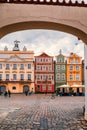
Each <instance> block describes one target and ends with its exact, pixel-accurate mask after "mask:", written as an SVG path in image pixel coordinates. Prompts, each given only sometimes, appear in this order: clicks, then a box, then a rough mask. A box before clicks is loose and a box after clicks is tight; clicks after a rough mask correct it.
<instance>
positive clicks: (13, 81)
mask: <svg viewBox="0 0 87 130" xmlns="http://www.w3.org/2000/svg"><path fill="white" fill-rule="evenodd" d="M0 83H5V84H8V83H20V84H25V83H32V80H31V79H30V80H28V79H20V80H15V79H11V80H9V79H5V80H2V79H0Z"/></svg>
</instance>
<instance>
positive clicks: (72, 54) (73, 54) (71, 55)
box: [67, 53, 82, 58]
mask: <svg viewBox="0 0 87 130" xmlns="http://www.w3.org/2000/svg"><path fill="white" fill-rule="evenodd" d="M70 57H71V58H72V57H79V58H82V57H80V56H78V55H77V54H75V53H70V56H68V57H67V58H70Z"/></svg>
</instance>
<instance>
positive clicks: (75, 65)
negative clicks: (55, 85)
mask: <svg viewBox="0 0 87 130" xmlns="http://www.w3.org/2000/svg"><path fill="white" fill-rule="evenodd" d="M67 84H68V85H69V86H71V87H72V86H73V85H74V86H75V85H76V86H79V85H82V58H81V57H80V56H78V55H77V54H75V53H71V54H70V56H69V57H67ZM73 89H74V92H82V89H81V88H76V87H75V88H73Z"/></svg>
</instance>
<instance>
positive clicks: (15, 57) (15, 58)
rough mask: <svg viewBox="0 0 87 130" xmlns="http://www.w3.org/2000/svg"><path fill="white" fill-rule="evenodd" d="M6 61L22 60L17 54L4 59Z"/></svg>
mask: <svg viewBox="0 0 87 130" xmlns="http://www.w3.org/2000/svg"><path fill="white" fill-rule="evenodd" d="M6 61H7V62H23V61H24V60H23V59H21V58H20V57H18V56H17V55H13V56H11V57H10V58H9V59H7V60H6Z"/></svg>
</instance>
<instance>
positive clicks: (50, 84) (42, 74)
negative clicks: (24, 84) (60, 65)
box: [35, 53, 55, 93]
mask: <svg viewBox="0 0 87 130" xmlns="http://www.w3.org/2000/svg"><path fill="white" fill-rule="evenodd" d="M54 90H55V88H54V60H53V56H49V55H47V54H46V53H42V54H41V55H39V56H35V91H36V93H53V92H54Z"/></svg>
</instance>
